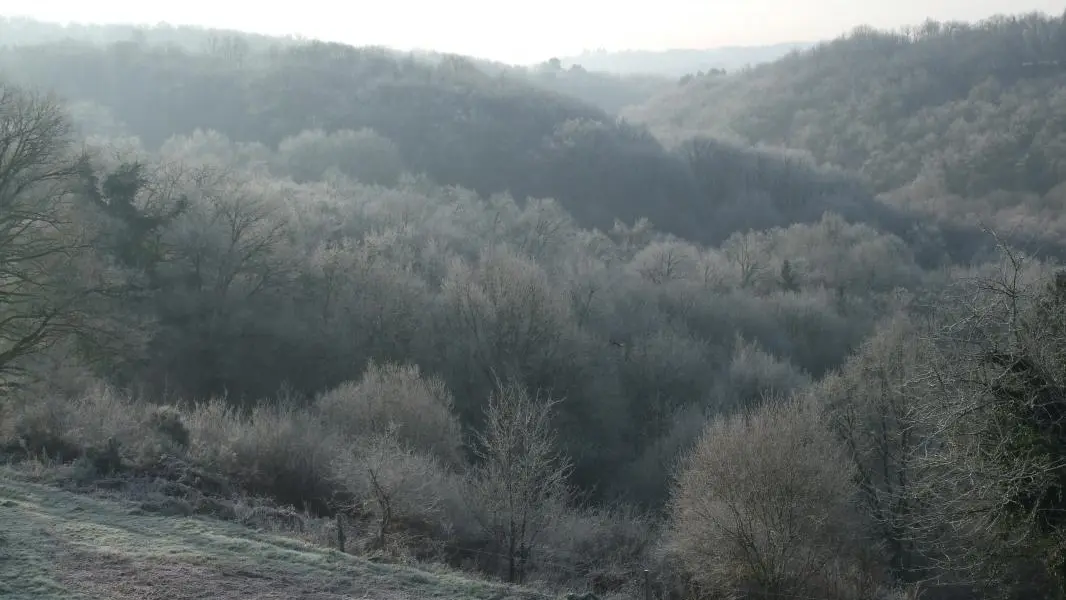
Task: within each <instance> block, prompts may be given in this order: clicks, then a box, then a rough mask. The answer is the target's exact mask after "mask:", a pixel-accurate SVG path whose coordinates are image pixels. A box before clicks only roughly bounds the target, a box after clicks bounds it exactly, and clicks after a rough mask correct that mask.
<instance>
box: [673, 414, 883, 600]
mask: <svg viewBox="0 0 1066 600" xmlns="http://www.w3.org/2000/svg"><path fill="white" fill-rule="evenodd" d="M851 477H852V468H851V466H850V465H849V463H848V461H847V460H846V458H845V455H844V453H843V452H842V450H841V449H840V448H839V447H838V446H837V445H836V444H835V443H834V441H833V440H832V438H831V436H830V434H829V432H828V431H827V430H826V428H825V426H824V424H823V423H822V422H821V420H820V416H819V410H818V407H817V406H816V403H815V402H814V401H813V400H812V399H810V398H807V397H802V398H799V399H795V400H790V401H773V402H770V403H768V404H767V405H765V406H764V407H763V408H761V409H760V410H759V411H758V412H755V413H752V414H750V415H736V416H733V417H729V418H718V419H716V420H714V421H713V422H712V423H711V424H710V425H709V426H708V427H707V429H706V431H705V432H704V435H703V437H702V438H701V440H700V441H699V443H698V444H697V446H696V448H695V449H694V450H693V452H692V453H691V455H689V456H688V457H687V458H686V460H685V461H684V463H683V465H682V471H681V474H680V476H679V479H678V485H677V489H676V494H675V497H674V500H673V527H672V531H671V541H672V542H673V544H674V545H675V547H676V549H677V552H678V554H679V555H680V557H681V559H682V561H683V563H684V565H685V567H686V569H687V570H688V571H689V573H690V574H691V575H692V576H693V578H694V580H695V581H696V583H697V584H698V585H699V586H700V587H701V588H702V589H703V590H704V591H706V592H709V593H711V594H712V595H714V594H719V595H727V594H730V593H735V592H736V591H744V592H746V593H748V594H753V595H754V596H755V597H758V596H759V594H764V595H769V596H773V595H779V594H788V595H807V596H812V595H818V597H823V598H834V597H844V596H845V595H846V592H845V591H844V588H849V587H854V586H853V585H852V584H856V585H857V584H858V583H861V581H862V577H861V575H862V573H861V572H859V570H858V568H857V567H856V566H854V565H856V562H855V561H854V560H853V558H854V557H855V556H857V554H853V551H854V550H855V548H850V547H846V546H847V541H848V540H849V539H852V540H854V538H855V537H857V535H856V533H857V532H859V531H861V526H860V524H859V522H858V521H857V519H856V517H855V514H856V513H855V511H854V507H853V506H852V502H851V500H852V498H851V491H850V490H851ZM858 554H861V553H858ZM853 591H854V590H850V589H849V590H847V592H853Z"/></svg>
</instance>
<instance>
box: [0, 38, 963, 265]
mask: <svg viewBox="0 0 1066 600" xmlns="http://www.w3.org/2000/svg"><path fill="white" fill-rule="evenodd" d="M187 45H191V43H189V44H187ZM0 72H3V73H6V74H7V76H8V77H10V78H11V79H12V80H13V81H16V82H19V83H21V84H24V85H29V86H35V87H37V86H39V87H43V88H45V89H49V90H54V91H55V92H56V93H58V94H59V95H60V97H62V98H64V99H65V100H67V101H70V102H72V103H73V104H74V106H73V111H74V114H75V118H76V119H78V121H79V123H81V124H83V125H87V126H88V129H86V132H87V133H100V134H102V135H105V136H115V135H131V136H135V137H136V138H137V139H139V140H140V142H141V143H143V144H144V146H145V147H146V148H149V149H154V148H158V147H159V146H160V144H162V143H163V142H165V141H166V140H168V139H169V138H170V137H171V136H174V135H189V134H192V133H193V132H194V131H196V130H198V129H199V130H212V131H215V132H218V133H220V134H222V135H224V136H225V137H226V138H227V139H229V140H232V141H233V142H238V143H248V144H260V145H262V146H263V147H265V148H266V149H275V148H276V149H279V150H280V151H281V152H282V153H283V154H286V155H287V156H290V157H291V158H290V159H289V160H291V161H294V162H299V161H300V160H303V158H301V156H303V157H306V156H310V155H311V154H314V153H315V152H318V153H325V155H328V156H331V157H332V158H323V159H321V160H326V161H327V162H329V161H334V163H335V164H325V163H316V167H315V171H316V172H312V173H308V172H304V171H300V170H299V169H297V170H296V171H294V172H293V176H294V177H295V178H296V179H297V180H298V181H299V180H305V179H307V178H308V177H317V176H319V175H321V174H322V172H324V171H325V170H327V169H328V168H329V167H331V166H336V167H341V168H342V170H344V169H349V172H348V174H349V175H351V176H355V177H357V178H358V179H360V180H361V181H363V182H366V183H385V184H388V183H392V182H394V181H395V180H396V177H397V175H398V173H400V172H403V171H410V172H414V173H424V174H426V175H428V176H429V177H431V178H432V180H433V181H435V182H436V183H439V184H443V185H460V186H462V187H464V188H468V189H472V190H474V191H477V192H478V193H480V194H483V195H487V194H493V193H503V192H508V193H510V194H511V195H512V196H513V197H514V198H515V199H516V200H518V201H519V202H523V201H524V200H525V199H526V198H527V197H534V198H553V199H555V200H557V201H558V202H560V203H561V204H562V206H563V207H565V208H566V210H567V211H568V212H569V213H570V214H572V215H573V216H574V218H575V219H577V222H578V223H579V224H580V225H582V226H586V227H599V228H604V229H606V228H610V227H612V226H613V224H614V221H615V220H616V219H619V220H621V221H623V222H626V223H632V222H634V221H635V220H637V219H640V218H648V219H650V220H651V221H652V223H653V224H655V226H656V227H657V228H659V229H661V230H663V231H666V232H670V233H674V234H677V235H680V236H683V237H685V238H688V239H691V240H694V241H701V242H715V243H716V242H720V241H722V240H724V239H725V238H726V237H728V236H729V235H730V234H731V233H732V232H734V231H743V230H746V229H749V228H755V229H763V228H766V227H773V226H787V225H789V224H791V223H795V222H807V223H812V222H815V221H817V220H818V219H819V218H820V216H821V214H822V213H823V212H824V211H825V210H826V209H832V210H834V211H836V212H838V213H839V214H841V215H842V216H844V217H845V218H847V219H848V220H850V221H853V222H870V223H873V224H875V225H876V226H881V227H885V228H887V229H888V230H890V231H893V232H895V233H898V234H900V235H904V236H909V235H910V232H911V230H912V229H913V226H914V225H915V223H914V221H913V220H907V219H905V218H900V217H899V216H898V215H895V214H894V213H893V211H891V210H886V209H885V207H883V206H880V205H877V204H876V203H874V202H873V201H872V199H871V197H870V195H869V194H868V193H867V192H866V191H865V190H864V189H863V188H862V186H861V185H859V184H858V183H857V182H856V181H855V180H854V179H853V178H852V177H850V176H848V175H846V174H843V173H841V172H839V171H834V170H832V169H820V168H818V167H816V166H814V165H813V164H812V163H810V161H807V160H805V159H804V158H803V157H799V156H795V155H789V154H785V153H778V152H770V151H758V150H752V149H749V148H744V147H739V146H731V145H728V144H721V143H719V142H717V141H715V140H693V141H692V142H691V143H690V144H688V145H687V146H686V147H685V148H683V149H679V150H677V151H667V150H664V149H663V147H662V146H661V145H660V144H659V142H658V141H656V140H655V139H654V138H653V137H651V136H650V135H649V134H648V133H647V132H646V131H645V130H644V129H643V128H642V127H637V126H633V125H630V124H627V123H625V122H624V121H619V120H617V119H615V118H614V117H612V116H610V115H608V114H606V113H605V112H604V111H602V110H600V109H597V108H595V107H593V106H592V105H589V104H585V103H583V102H581V101H579V100H577V99H574V98H572V97H569V96H565V95H561V94H556V93H551V92H548V91H544V90H543V89H542V88H540V87H537V86H534V85H532V84H531V83H530V78H531V77H533V78H534V79H537V78H543V77H548V76H551V74H547V73H542V74H540V75H536V76H535V77H534V76H532V75H528V74H523V73H522V72H518V74H517V75H508V73H506V72H498V73H496V74H494V75H490V74H487V73H485V72H483V71H481V70H479V69H478V68H477V66H476V65H475V63H474V62H473V61H470V60H467V59H464V58H461V57H456V56H442V57H438V59H437V60H435V61H429V60H424V59H419V58H416V57H414V56H403V55H399V54H397V53H395V52H391V51H388V50H384V49H375V48H352V47H348V46H342V45H338V44H322V43H308V44H297V45H291V46H283V47H282V46H278V47H271V48H270V49H267V50H262V51H252V50H250V49H249V44H244V45H241V44H237V43H236V42H232V43H226V44H222V43H220V44H218V45H217V47H215V48H214V49H213V50H209V51H196V52H194V51H187V50H184V49H182V48H181V47H180V46H177V45H161V44H149V43H147V42H137V41H123V42H114V43H109V44H104V45H100V44H89V43H87V42H77V41H66V42H55V43H47V44H31V45H26V46H23V45H19V46H14V47H11V48H8V49H6V50H4V51H3V52H2V53H0ZM554 76H555V77H570V74H569V72H567V73H563V74H558V73H556V74H555V75H554ZM79 115H84V118H79ZM338 132H340V133H338ZM343 132H348V133H343ZM354 132H361V133H360V135H358V136H356V135H355V134H354ZM338 136H339V137H338ZM383 146H384V147H386V148H385V149H384V150H383V149H382V148H383ZM367 153H373V154H375V155H376V156H377V158H376V159H375V161H374V163H373V164H374V165H375V167H374V168H375V169H377V171H376V172H373V173H371V172H369V171H368V170H367V169H369V168H370V167H369V166H368V165H367V164H362V163H360V166H359V167H358V169H361V171H360V172H358V173H356V172H354V171H351V169H353V168H357V167H353V166H351V165H352V163H351V161H349V160H348V157H354V156H365V155H366V154H367ZM939 250H942V248H941V249H939Z"/></svg>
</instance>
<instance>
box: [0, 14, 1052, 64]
mask: <svg viewBox="0 0 1066 600" xmlns="http://www.w3.org/2000/svg"><path fill="white" fill-rule="evenodd" d="M1064 8H1066V6H1064V3H1063V1H1062V0H527V1H525V2H507V1H506V0H495V1H494V0H378V1H368V0H347V1H346V0H301V1H296V2H293V1H289V2H285V1H281V2H269V1H263V0H259V1H255V0H245V1H236V0H177V1H174V0H163V1H160V0H0V15H6V16H29V17H34V18H38V19H41V20H47V21H63V22H66V21H75V22H92V23H98V22H121V23H149V24H154V23H158V22H161V21H165V22H167V23H172V24H194V25H204V26H208V27H220V28H228V29H240V30H245V31H255V32H260V33H268V34H290V33H291V34H302V35H305V36H307V37H313V38H320V39H327V40H333V41H340V42H346V43H351V44H355V45H368V44H370V45H384V46H390V47H394V48H400V49H405V50H406V49H411V48H416V47H417V48H425V49H433V50H439V51H443V52H456V53H460V54H467V55H473V56H481V57H486V58H494V59H496V60H502V61H507V62H534V61H541V60H545V59H547V58H549V57H551V56H553V55H560V56H561V55H567V54H576V53H578V52H580V51H582V50H583V49H594V48H600V47H603V48H606V49H609V50H620V49H629V48H634V49H635V48H642V49H665V48H682V47H688V48H706V47H713V46H726V45H756V44H767V43H774V42H787V41H814V40H820V39H825V38H831V37H834V36H836V35H838V34H840V33H843V32H844V31H846V30H848V29H851V28H852V27H854V26H856V25H860V24H869V25H873V26H875V27H897V26H900V25H904V24H912V23H913V24H917V23H920V22H921V21H923V20H925V19H926V18H927V17H932V18H936V19H941V20H942V19H961V20H976V19H982V18H985V17H988V16H991V15H993V14H996V13H1018V12H1028V11H1034V10H1039V11H1046V12H1049V13H1052V14H1061V13H1062V12H1063V9H1064Z"/></svg>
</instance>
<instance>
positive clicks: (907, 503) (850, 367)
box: [817, 314, 930, 582]
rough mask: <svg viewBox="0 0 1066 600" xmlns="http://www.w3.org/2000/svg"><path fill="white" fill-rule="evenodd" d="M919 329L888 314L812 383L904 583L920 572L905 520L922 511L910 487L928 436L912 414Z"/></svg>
mask: <svg viewBox="0 0 1066 600" xmlns="http://www.w3.org/2000/svg"><path fill="white" fill-rule="evenodd" d="M919 332H920V329H919V327H918V326H917V325H916V324H915V323H914V322H913V321H912V320H911V319H910V318H909V317H908V316H906V315H903V314H898V315H895V316H893V317H892V318H891V319H889V320H888V321H886V322H885V323H884V324H882V326H881V327H880V328H879V330H878V331H877V332H876V333H875V334H874V335H873V336H871V337H870V338H869V339H868V340H867V341H866V342H864V343H863V345H862V347H861V348H860V349H859V351H858V352H857V353H856V354H855V355H854V356H852V357H851V358H850V359H849V360H848V362H847V363H846V364H845V365H844V367H843V368H842V369H841V371H840V373H838V374H831V375H829V376H827V377H826V378H825V379H823V380H822V381H821V382H820V383H819V385H818V388H817V393H818V394H819V395H820V396H821V397H822V398H823V399H824V401H825V402H826V404H827V406H828V408H829V416H830V425H831V427H832V429H833V430H834V432H835V433H836V434H837V435H838V436H839V438H840V439H841V441H842V442H843V444H844V446H845V447H846V448H847V449H848V454H849V455H850V457H851V460H852V463H853V464H854V467H855V470H856V473H855V475H856V482H857V483H858V486H859V490H860V497H861V499H862V502H863V505H864V509H865V511H866V512H867V514H868V516H869V517H870V518H871V519H872V520H873V522H874V524H875V527H876V528H877V530H878V534H879V537H880V539H881V541H882V542H883V543H884V544H885V546H886V551H887V553H888V558H889V561H890V565H891V568H892V571H893V575H894V576H895V577H897V578H898V579H900V580H901V581H911V582H912V581H916V580H917V579H918V578H920V577H921V576H922V575H923V570H922V564H921V563H920V560H919V558H920V556H919V555H920V551H919V549H918V548H917V547H915V536H914V532H913V531H912V530H911V529H912V528H911V522H912V521H913V519H915V518H919V519H920V518H921V515H920V514H919V512H920V511H921V510H922V507H921V506H920V505H919V504H918V503H917V502H916V497H915V489H914V486H915V482H916V481H917V479H918V476H919V475H918V471H919V469H920V464H919V460H918V453H919V451H920V449H921V445H922V441H923V439H924V438H925V434H926V433H927V432H924V431H923V430H922V428H921V423H920V422H919V419H918V412H919V409H920V406H921V403H922V402H923V401H924V399H925V393H926V390H927V388H926V387H925V385H924V384H923V381H922V375H923V374H924V372H925V369H926V365H927V361H928V359H929V358H930V356H929V349H928V348H927V347H926V345H925V344H923V343H922V341H921V340H920V339H919Z"/></svg>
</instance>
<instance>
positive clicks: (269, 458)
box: [188, 400, 345, 514]
mask: <svg viewBox="0 0 1066 600" xmlns="http://www.w3.org/2000/svg"><path fill="white" fill-rule="evenodd" d="M188 426H189V430H190V434H191V439H192V443H191V446H190V450H189V455H190V458H191V459H192V460H194V461H195V462H197V463H199V464H201V465H203V466H205V467H207V468H209V469H211V470H214V471H216V472H218V473H221V474H222V475H224V476H226V477H228V478H230V479H231V480H232V481H234V482H236V483H237V484H238V485H239V486H240V487H241V488H242V489H244V490H245V491H247V492H250V493H253V494H262V495H265V496H269V497H271V498H274V499H276V500H277V501H279V502H282V503H285V504H291V505H293V506H296V507H301V508H306V509H308V510H311V511H313V512H315V513H318V514H331V513H332V512H333V507H332V501H333V499H334V498H335V497H336V496H337V493H338V492H341V491H342V490H340V489H339V488H338V486H337V485H336V483H335V481H336V479H335V478H334V476H333V470H332V466H331V465H332V464H333V460H334V458H335V456H336V455H337V454H338V452H341V451H343V449H344V448H345V446H344V444H343V443H342V441H341V440H340V439H339V438H338V437H337V436H336V435H333V434H331V433H330V432H328V431H326V430H324V428H323V427H322V423H321V421H320V420H319V419H318V418H317V416H316V415H313V414H310V413H309V412H307V411H300V410H297V409H295V408H292V407H286V406H281V405H279V404H278V403H274V402H265V403H261V404H259V405H257V406H256V407H255V408H253V409H252V411H251V412H250V413H249V414H248V415H246V416H242V415H240V414H238V413H237V412H236V411H235V410H234V409H232V408H230V407H227V406H226V405H225V404H224V403H223V402H222V401H220V400H215V401H212V402H209V403H206V404H204V405H201V406H199V407H197V408H196V409H195V410H194V411H193V413H192V414H190V416H189V419H188Z"/></svg>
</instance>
